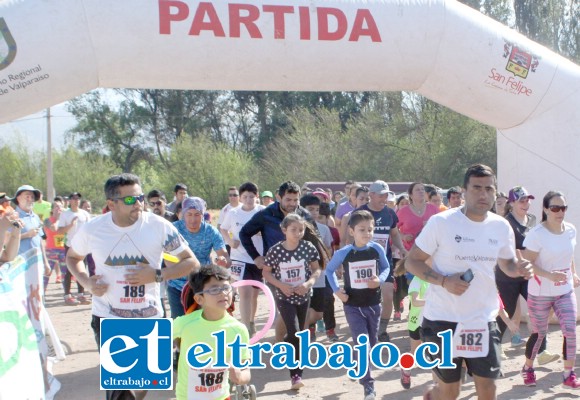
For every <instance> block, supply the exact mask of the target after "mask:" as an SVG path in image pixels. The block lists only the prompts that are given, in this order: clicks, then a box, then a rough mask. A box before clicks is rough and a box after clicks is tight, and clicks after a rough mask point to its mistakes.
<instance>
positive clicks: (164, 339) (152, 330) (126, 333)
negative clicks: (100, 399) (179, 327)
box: [100, 318, 173, 390]
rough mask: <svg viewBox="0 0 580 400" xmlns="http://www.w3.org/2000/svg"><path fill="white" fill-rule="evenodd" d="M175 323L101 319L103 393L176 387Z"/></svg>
mask: <svg viewBox="0 0 580 400" xmlns="http://www.w3.org/2000/svg"><path fill="white" fill-rule="evenodd" d="M172 328H173V326H172V321H171V320H170V319H162V318H159V319H158V318H103V319H101V343H100V346H101V348H100V362H101V390H111V389H131V390H156V389H157V390H167V389H172V388H173V357H172V355H173V340H172V337H173V330H172Z"/></svg>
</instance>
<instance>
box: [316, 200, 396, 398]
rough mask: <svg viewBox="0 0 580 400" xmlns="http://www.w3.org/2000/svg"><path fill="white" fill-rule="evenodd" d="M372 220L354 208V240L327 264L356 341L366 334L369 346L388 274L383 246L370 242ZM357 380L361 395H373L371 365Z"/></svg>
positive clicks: (373, 339)
mask: <svg viewBox="0 0 580 400" xmlns="http://www.w3.org/2000/svg"><path fill="white" fill-rule="evenodd" d="M374 228H375V221H374V218H373V216H372V214H371V213H370V212H368V211H364V210H362V211H355V212H353V213H352V214H351V216H350V219H349V221H348V230H349V234H350V235H351V236H352V237H354V243H353V244H349V245H347V246H345V247H343V248H342V249H340V250H338V251H337V252H336V253H335V254H334V256H333V257H332V259H331V260H330V262H329V263H328V266H327V268H326V276H327V277H328V282H329V284H330V286H331V287H332V290H333V291H334V294H335V295H336V296H337V297H338V298H339V299H340V300H341V301H342V302H343V303H344V315H345V317H346V321H347V322H348V325H349V326H350V331H351V334H352V337H353V339H354V342H355V344H358V341H359V336H360V335H368V337H369V345H370V346H371V347H372V346H374V345H375V344H376V343H377V340H378V329H379V320H380V318H381V311H382V309H381V288H380V284H381V283H383V282H385V281H386V280H387V277H388V276H389V270H390V268H389V262H388V261H387V257H386V255H385V249H384V248H383V247H382V246H381V245H379V244H378V243H375V242H371V238H372V237H373V232H374ZM341 265H344V288H343V289H341V288H340V287H339V286H338V278H337V276H336V273H335V272H336V270H337V269H338V268H339V267H340V266H341ZM370 365H371V364H370V362H369V369H368V371H367V373H366V375H365V376H363V377H362V378H361V379H360V380H359V382H360V384H361V385H363V387H364V396H365V397H364V399H365V400H374V399H375V397H376V392H375V385H374V382H375V381H374V379H373V378H372V377H371V368H370Z"/></svg>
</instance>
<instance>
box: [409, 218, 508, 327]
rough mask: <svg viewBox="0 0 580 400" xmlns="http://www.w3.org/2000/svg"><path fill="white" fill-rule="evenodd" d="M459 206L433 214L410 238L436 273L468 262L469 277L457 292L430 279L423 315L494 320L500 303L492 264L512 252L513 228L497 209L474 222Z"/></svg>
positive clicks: (454, 270)
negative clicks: (426, 255) (469, 284)
mask: <svg viewBox="0 0 580 400" xmlns="http://www.w3.org/2000/svg"><path fill="white" fill-rule="evenodd" d="M462 210H463V208H453V209H451V210H447V211H444V212H442V213H439V214H436V215H434V216H432V217H431V218H430V219H429V221H428V222H427V225H425V227H424V228H423V230H422V231H421V234H420V235H419V236H418V237H417V239H416V241H415V244H416V245H417V247H419V248H420V249H421V250H423V251H424V252H425V253H427V254H429V255H431V256H432V260H433V269H434V270H435V271H437V272H438V273H440V274H443V275H452V274H456V273H458V272H465V271H467V270H468V269H469V268H471V270H472V271H473V274H474V279H473V280H472V281H471V286H470V287H469V289H467V290H466V291H465V293H463V294H462V295H461V296H456V295H454V294H451V293H449V292H448V291H447V290H446V289H444V288H442V287H441V286H439V285H430V286H429V289H428V291H427V294H426V296H425V298H426V299H427V301H426V304H425V309H424V311H423V316H424V317H425V318H427V319H429V320H431V321H450V322H460V321H463V322H465V321H469V320H471V319H474V318H478V319H487V321H494V320H495V317H496V315H497V312H498V309H499V302H498V300H497V288H496V285H495V274H494V268H495V265H496V264H497V261H498V258H502V259H511V258H513V257H515V254H516V253H515V240H514V233H513V230H512V228H511V226H510V225H509V223H508V222H507V221H506V220H505V219H504V218H502V217H500V216H499V215H496V214H494V213H491V212H488V213H487V217H486V218H485V220H484V221H482V222H475V221H472V220H470V219H469V218H467V217H466V216H465V215H464V214H463V212H462Z"/></svg>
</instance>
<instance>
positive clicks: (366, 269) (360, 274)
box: [348, 260, 377, 289]
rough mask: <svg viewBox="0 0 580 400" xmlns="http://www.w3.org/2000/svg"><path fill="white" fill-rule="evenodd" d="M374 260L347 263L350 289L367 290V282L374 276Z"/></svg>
mask: <svg viewBox="0 0 580 400" xmlns="http://www.w3.org/2000/svg"><path fill="white" fill-rule="evenodd" d="M376 272H377V262H376V260H365V261H356V262H349V263H348V275H349V277H350V287H351V288H353V289H368V288H369V281H370V280H371V278H372V277H373V275H376Z"/></svg>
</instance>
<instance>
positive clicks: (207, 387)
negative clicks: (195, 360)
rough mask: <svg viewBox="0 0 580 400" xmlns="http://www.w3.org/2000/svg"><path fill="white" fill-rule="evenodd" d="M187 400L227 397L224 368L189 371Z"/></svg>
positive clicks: (226, 380) (227, 389)
mask: <svg viewBox="0 0 580 400" xmlns="http://www.w3.org/2000/svg"><path fill="white" fill-rule="evenodd" d="M188 382H189V384H188V387H187V399H188V400H198V399H204V400H215V399H221V398H224V397H227V396H228V395H229V384H228V370H227V369H226V368H203V369H193V368H190V369H189V380H188Z"/></svg>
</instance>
